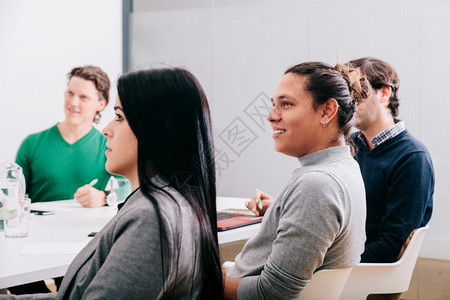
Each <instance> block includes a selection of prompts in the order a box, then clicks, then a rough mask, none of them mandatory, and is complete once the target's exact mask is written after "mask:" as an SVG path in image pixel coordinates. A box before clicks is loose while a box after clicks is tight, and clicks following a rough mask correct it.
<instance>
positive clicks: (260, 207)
mask: <svg viewBox="0 0 450 300" xmlns="http://www.w3.org/2000/svg"><path fill="white" fill-rule="evenodd" d="M256 192H259V190H258V189H256ZM258 208H259V210H261V209H262V208H263V206H262V202H261V197H259V199H258Z"/></svg>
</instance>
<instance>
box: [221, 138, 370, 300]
mask: <svg viewBox="0 0 450 300" xmlns="http://www.w3.org/2000/svg"><path fill="white" fill-rule="evenodd" d="M298 160H299V161H300V165H301V166H300V168H298V169H296V170H295V171H294V173H293V176H292V178H291V179H290V181H289V182H288V183H287V185H286V186H285V187H284V189H283V190H282V191H281V193H280V196H279V197H278V198H277V199H276V200H275V201H274V203H273V204H272V205H271V206H270V207H269V209H268V210H267V212H266V214H265V215H264V219H263V222H262V224H261V229H260V231H259V233H258V234H257V235H256V236H254V237H253V238H252V239H250V240H249V241H248V242H247V243H246V244H245V246H244V248H243V250H242V252H241V253H240V254H238V256H237V257H236V260H235V265H234V267H232V268H231V269H230V270H229V271H228V273H227V275H228V276H230V277H244V279H243V280H242V281H241V282H240V284H239V287H238V298H239V299H298V297H299V295H300V293H301V291H302V289H303V288H304V287H305V285H306V284H307V283H308V282H309V280H310V279H311V277H312V274H313V272H315V271H317V270H320V269H328V268H345V267H352V266H354V265H356V264H358V263H359V260H360V255H361V253H362V252H363V251H364V241H365V233H364V223H365V216H366V207H365V192H364V183H363V180H362V177H361V173H360V171H359V167H358V164H357V163H356V161H355V160H354V159H353V157H352V156H351V154H350V149H349V147H348V146H340V147H332V148H328V149H325V150H322V151H318V152H315V153H312V154H309V155H305V156H303V157H300V158H299V159H298ZM324 288H325V287H324Z"/></svg>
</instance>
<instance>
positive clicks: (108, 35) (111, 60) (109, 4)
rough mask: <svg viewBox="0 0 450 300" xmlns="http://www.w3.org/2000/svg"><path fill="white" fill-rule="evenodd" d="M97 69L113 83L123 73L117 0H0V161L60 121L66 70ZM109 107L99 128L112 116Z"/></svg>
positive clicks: (8, 159)
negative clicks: (87, 65)
mask: <svg viewBox="0 0 450 300" xmlns="http://www.w3.org/2000/svg"><path fill="white" fill-rule="evenodd" d="M86 64H93V65H97V66H99V67H101V68H102V69H103V70H104V71H105V72H106V73H107V74H108V75H109V77H110V80H111V82H112V89H111V93H110V94H111V99H110V101H111V102H112V103H114V101H115V95H116V91H115V81H116V78H117V77H118V75H119V74H120V73H121V71H122V2H121V0H76V1H75V0H71V1H59V0H39V1H27V0H0V112H1V117H0V162H2V161H13V160H14V159H15V155H16V151H17V149H18V147H19V145H20V143H21V142H22V140H23V139H24V138H25V137H26V136H27V135H28V134H30V133H34V132H38V131H41V130H44V129H46V128H48V127H50V126H52V125H54V124H56V122H59V121H62V120H63V119H64V112H63V101H64V91H65V89H66V87H67V77H66V74H67V73H68V72H69V71H70V70H71V69H72V68H73V67H75V66H80V65H86ZM111 102H110V105H108V107H107V109H106V110H105V111H104V113H103V117H102V120H101V122H100V124H99V125H98V128H99V129H101V128H103V127H104V126H105V125H106V124H107V123H108V122H109V121H110V120H111V119H112V118H113V112H112V106H113V105H111Z"/></svg>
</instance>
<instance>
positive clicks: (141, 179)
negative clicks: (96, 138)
mask: <svg viewBox="0 0 450 300" xmlns="http://www.w3.org/2000/svg"><path fill="white" fill-rule="evenodd" d="M117 88H118V97H117V100H116V103H115V107H114V110H115V114H116V117H115V119H114V120H113V121H112V122H111V123H110V124H109V125H108V126H107V127H106V128H105V129H104V130H103V133H104V135H105V136H106V138H107V143H106V145H107V148H108V149H107V150H106V152H105V153H106V157H107V162H106V169H107V170H108V171H109V172H111V173H114V174H119V175H122V176H125V177H126V178H128V179H129V181H130V183H131V185H132V187H133V189H134V192H133V193H132V194H131V195H130V196H129V197H128V198H127V200H126V201H125V202H124V204H122V205H121V206H120V208H119V211H118V213H117V215H116V216H115V217H114V218H113V219H112V220H111V221H110V222H109V223H108V224H107V225H106V226H105V227H104V228H103V229H102V230H101V231H100V232H99V233H98V234H97V235H96V236H95V237H94V239H93V240H92V241H91V242H90V243H89V244H88V245H87V246H86V247H85V248H84V249H83V250H82V251H81V252H80V253H79V254H78V256H77V257H76V258H75V259H74V261H73V262H72V264H71V265H70V267H69V269H68V271H67V273H66V275H65V277H64V280H63V282H62V285H61V288H60V290H59V292H58V294H40V295H34V296H33V297H34V298H55V297H56V298H61V299H62V298H64V299H80V298H83V299H221V298H222V297H223V288H222V274H221V269H220V259H219V250H218V243H217V228H216V223H217V221H216V204H215V201H216V189H215V168H214V157H213V153H214V152H213V145H212V133H211V121H210V113H209V107H208V102H207V99H206V96H205V94H204V92H203V89H202V87H201V86H200V84H199V82H198V81H197V80H196V79H195V77H194V76H193V75H192V74H191V73H190V72H188V71H186V70H184V69H180V68H164V69H151V70H145V71H138V72H133V73H129V74H125V75H123V76H121V77H120V78H119V80H118V84H117ZM11 296H12V295H11ZM27 296H30V295H27Z"/></svg>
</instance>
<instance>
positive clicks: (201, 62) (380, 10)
mask: <svg viewBox="0 0 450 300" xmlns="http://www.w3.org/2000/svg"><path fill="white" fill-rule="evenodd" d="M448 28H450V2H449V1H446V0H401V1H391V0H380V1H357V0H354V1H351V0H343V1H332V0H302V1H301V0H279V1H271V0H265V1H264V0H259V1H256V0H239V1H238V0H227V1H213V0H210V1H209V0H195V1H191V2H188V3H187V2H185V1H182V0H172V1H152V2H149V1H144V0H135V13H133V17H132V32H133V34H132V37H131V41H132V49H131V53H132V57H131V59H132V61H131V65H132V68H140V67H143V66H148V65H151V64H153V63H154V62H162V63H168V64H173V65H183V66H186V67H188V68H189V69H191V70H192V71H193V72H194V74H195V75H196V76H197V77H198V78H199V79H200V81H201V82H202V83H203V85H204V88H205V90H206V92H207V95H208V96H209V100H210V102H211V107H212V113H213V123H214V129H215V135H216V139H215V143H216V148H217V150H218V151H220V152H219V153H217V154H218V156H217V157H218V158H219V161H218V162H219V168H222V169H221V170H219V172H218V185H219V186H218V191H219V194H220V195H224V196H225V195H226V196H242V197H249V196H251V195H252V194H253V193H254V190H255V188H260V189H263V190H265V191H267V192H269V193H271V194H273V195H276V194H277V193H278V191H279V190H280V189H281V187H282V185H283V184H284V183H285V182H286V181H287V179H288V178H289V177H290V173H291V170H292V169H294V168H295V167H296V166H297V164H296V160H295V159H292V158H287V157H284V156H283V155H280V154H277V153H276V152H275V151H274V150H273V142H272V139H271V137H270V135H271V133H270V130H269V126H268V124H267V122H264V119H261V118H260V116H261V115H265V114H267V105H268V101H269V99H270V96H271V95H272V93H273V91H274V89H275V86H276V84H277V83H278V81H279V79H280V78H281V76H282V73H283V71H284V70H285V69H286V68H287V67H289V66H291V65H293V64H295V63H300V62H303V61H309V60H320V61H325V62H328V63H330V64H334V63H336V61H337V60H339V61H340V62H345V61H347V60H349V59H353V58H358V57H361V56H375V57H379V58H381V59H383V60H386V61H388V62H390V63H391V64H392V65H393V66H394V67H395V68H396V69H397V71H398V72H399V74H400V77H401V88H400V97H401V106H400V118H402V119H403V120H405V122H406V125H407V127H408V129H409V130H410V131H411V132H412V133H413V134H414V135H415V136H417V137H418V138H419V139H421V140H422V141H423V142H424V143H425V145H427V147H428V149H429V150H430V152H431V155H432V158H433V161H434V165H435V172H436V190H435V198H434V204H435V207H434V214H433V218H432V220H431V222H430V226H431V229H430V231H429V233H428V234H427V237H426V240H425V243H424V246H423V251H422V256H424V257H431V258H439V259H447V260H450V236H449V234H448V228H449V227H450V218H448V215H449V212H450V200H449V196H448V195H449V194H450V184H448V182H450V159H449V157H448V155H447V153H448V146H449V142H448V141H449V127H450V124H449V123H450V118H449V117H448V115H449V113H450V105H448V99H447V98H446V90H447V87H448V86H449V82H450V34H449V33H448ZM236 132H239V134H237V135H235V134H233V133H236ZM226 157H228V163H227V159H226Z"/></svg>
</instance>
